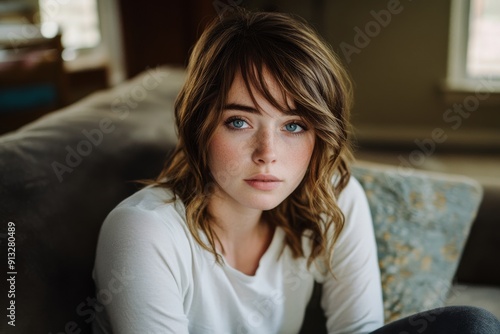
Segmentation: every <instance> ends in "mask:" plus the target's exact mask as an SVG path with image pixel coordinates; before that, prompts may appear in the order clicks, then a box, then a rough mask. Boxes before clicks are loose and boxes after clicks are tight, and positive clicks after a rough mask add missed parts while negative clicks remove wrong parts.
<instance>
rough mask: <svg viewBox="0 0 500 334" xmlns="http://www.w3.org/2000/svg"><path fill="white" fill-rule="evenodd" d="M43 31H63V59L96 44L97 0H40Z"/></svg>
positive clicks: (98, 35) (72, 56) (73, 56)
mask: <svg viewBox="0 0 500 334" xmlns="http://www.w3.org/2000/svg"><path fill="white" fill-rule="evenodd" d="M39 5H40V21H41V24H42V33H43V34H47V35H53V34H54V33H55V32H57V29H58V27H60V29H61V31H62V32H63V35H62V44H63V46H64V52H63V59H64V60H66V61H67V60H73V59H75V58H76V56H77V53H78V51H81V50H86V49H92V48H95V47H97V46H99V44H100V42H101V33H100V29H99V15H98V11H97V3H96V0H71V1H54V0H39Z"/></svg>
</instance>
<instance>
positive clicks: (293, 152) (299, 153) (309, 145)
mask: <svg viewBox="0 0 500 334" xmlns="http://www.w3.org/2000/svg"><path fill="white" fill-rule="evenodd" d="M313 149H314V139H310V140H309V141H305V142H302V143H299V144H297V143H295V144H294V145H291V146H290V147H289V148H288V149H287V150H286V154H285V155H284V159H285V161H287V165H288V166H296V168H297V169H298V170H301V171H302V170H305V169H307V167H308V166H309V162H310V160H311V156H312V152H313Z"/></svg>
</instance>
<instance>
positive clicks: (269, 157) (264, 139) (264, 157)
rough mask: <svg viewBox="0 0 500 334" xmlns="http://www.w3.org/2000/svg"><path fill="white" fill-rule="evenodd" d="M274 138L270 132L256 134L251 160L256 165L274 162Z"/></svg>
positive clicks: (264, 131)
mask: <svg viewBox="0 0 500 334" xmlns="http://www.w3.org/2000/svg"><path fill="white" fill-rule="evenodd" d="M276 153H277V152H276V138H275V135H274V134H273V132H272V130H263V131H259V132H258V133H256V138H255V146H254V150H253V156H252V159H253V161H254V162H255V163H256V164H259V165H261V164H269V163H273V162H276Z"/></svg>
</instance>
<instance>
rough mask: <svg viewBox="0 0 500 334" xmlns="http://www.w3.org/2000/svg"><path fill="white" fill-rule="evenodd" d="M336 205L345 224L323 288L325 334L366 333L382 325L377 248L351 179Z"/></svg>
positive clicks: (362, 198) (361, 193)
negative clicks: (332, 275)
mask: <svg viewBox="0 0 500 334" xmlns="http://www.w3.org/2000/svg"><path fill="white" fill-rule="evenodd" d="M338 204H339V206H340V208H341V210H342V212H343V213H344V215H345V225H344V229H343V230H342V232H341V234H340V236H339V239H338V241H337V244H336V246H335V249H334V254H333V267H332V268H333V272H334V274H335V278H328V279H327V280H326V281H325V282H324V285H323V295H322V299H321V305H322V307H323V310H324V311H325V316H326V318H327V329H328V333H366V332H370V331H372V330H374V329H376V328H379V327H380V326H382V325H383V320H384V319H383V303H382V291H381V283H380V271H379V267H378V260H377V247H376V244H375V237H374V232H373V225H372V218H371V214H370V209H369V206H368V202H367V199H366V195H365V193H364V191H363V188H362V187H361V185H360V184H359V182H358V181H357V180H356V179H355V178H354V177H351V179H350V181H349V184H348V185H347V187H346V188H345V189H344V191H343V192H342V193H341V194H340V196H339V200H338Z"/></svg>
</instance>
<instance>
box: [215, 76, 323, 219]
mask: <svg viewBox="0 0 500 334" xmlns="http://www.w3.org/2000/svg"><path fill="white" fill-rule="evenodd" d="M264 78H265V81H266V84H267V85H268V87H269V91H270V92H271V94H272V95H273V97H274V98H275V99H276V100H277V101H278V102H279V103H280V105H282V106H283V107H286V105H287V103H288V105H290V107H291V108H292V109H293V108H295V105H294V103H293V101H285V100H284V98H283V97H282V94H281V91H280V89H279V87H278V85H277V83H276V81H275V80H274V78H272V77H271V76H270V75H269V74H264ZM252 93H253V96H254V97H255V99H256V101H257V104H258V106H257V105H255V104H254V103H253V101H252V98H251V95H250V93H249V92H248V91H247V89H246V86H245V83H244V81H243V79H242V77H241V74H239V73H238V74H237V75H236V76H235V78H234V81H233V83H232V85H231V88H230V90H229V93H228V97H227V101H226V104H225V107H224V110H223V114H222V120H221V123H220V124H218V125H217V127H216V130H215V133H214V135H213V138H212V141H211V143H210V145H209V146H208V166H209V168H210V172H211V173H212V175H213V177H214V179H215V181H216V183H217V186H216V187H215V192H214V195H215V196H217V197H218V198H219V199H222V200H224V201H227V204H230V205H233V206H236V207H237V208H238V209H242V208H249V209H256V210H270V209H272V208H274V207H276V206H278V205H279V204H280V203H281V202H282V201H283V200H284V199H285V198H287V197H288V195H290V194H291V193H292V192H293V191H294V190H295V189H296V188H297V186H298V185H299V184H300V182H301V181H302V179H303V178H304V175H305V173H306V171H307V168H308V166H309V161H310V160H311V155H312V152H313V149H314V141H315V134H314V129H312V128H308V126H306V124H305V122H304V121H303V120H302V119H301V117H300V116H298V115H293V113H289V114H284V113H282V112H281V111H280V110H279V109H277V108H275V107H274V106H273V105H272V104H271V103H269V102H268V101H267V100H266V99H265V98H264V97H263V96H261V95H260V94H258V93H257V91H255V90H252ZM258 107H260V108H258ZM284 109H285V108H284Z"/></svg>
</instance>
